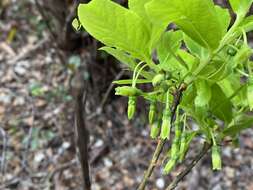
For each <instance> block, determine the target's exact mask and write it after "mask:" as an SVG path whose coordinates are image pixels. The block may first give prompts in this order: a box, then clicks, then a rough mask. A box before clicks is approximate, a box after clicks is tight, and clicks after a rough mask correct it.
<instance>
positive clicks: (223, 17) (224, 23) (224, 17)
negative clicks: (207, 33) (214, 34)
mask: <svg viewBox="0 0 253 190" xmlns="http://www.w3.org/2000/svg"><path fill="white" fill-rule="evenodd" d="M215 9H216V13H217V15H218V19H219V22H220V25H221V28H222V36H224V35H225V34H226V33H227V30H228V27H229V24H230V22H231V17H230V14H229V10H228V9H224V8H222V7H220V6H215Z"/></svg>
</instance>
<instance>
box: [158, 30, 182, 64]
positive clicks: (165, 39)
mask: <svg viewBox="0 0 253 190" xmlns="http://www.w3.org/2000/svg"><path fill="white" fill-rule="evenodd" d="M182 39H183V35H182V32H181V31H175V32H173V31H169V32H166V33H164V34H163V36H162V38H161V41H160V42H159V44H158V47H157V54H158V59H159V62H160V64H163V63H165V62H167V61H168V60H169V59H170V58H171V57H173V56H172V53H174V54H175V53H176V52H177V50H178V49H179V48H180V45H181V41H182Z"/></svg>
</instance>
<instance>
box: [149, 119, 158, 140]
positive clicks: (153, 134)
mask: <svg viewBox="0 0 253 190" xmlns="http://www.w3.org/2000/svg"><path fill="white" fill-rule="evenodd" d="M160 127H161V126H159V122H158V123H153V124H152V126H151V131H150V137H151V138H152V139H155V138H156V137H157V136H158V134H159V132H160Z"/></svg>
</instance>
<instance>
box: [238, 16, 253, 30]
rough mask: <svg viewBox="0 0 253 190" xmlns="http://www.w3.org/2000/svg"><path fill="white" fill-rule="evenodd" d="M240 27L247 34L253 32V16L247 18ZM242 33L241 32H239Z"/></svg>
mask: <svg viewBox="0 0 253 190" xmlns="http://www.w3.org/2000/svg"><path fill="white" fill-rule="evenodd" d="M239 27H240V28H241V29H242V30H244V31H245V32H250V31H252V30H253V15H251V16H248V17H246V18H245V19H244V20H243V21H242V22H241V23H240V25H239ZM239 32H240V31H239Z"/></svg>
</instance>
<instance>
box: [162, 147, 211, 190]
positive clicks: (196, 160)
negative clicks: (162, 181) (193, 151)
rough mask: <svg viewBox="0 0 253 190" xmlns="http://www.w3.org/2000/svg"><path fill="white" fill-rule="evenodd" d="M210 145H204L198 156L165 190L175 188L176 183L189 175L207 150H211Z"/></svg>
mask: <svg viewBox="0 0 253 190" xmlns="http://www.w3.org/2000/svg"><path fill="white" fill-rule="evenodd" d="M211 146H212V145H211V144H208V143H205V144H204V146H203V148H202V150H201V151H200V152H199V154H198V155H196V157H195V158H194V159H193V160H192V162H191V163H190V164H189V165H188V166H187V167H186V168H185V170H183V171H182V172H181V173H180V174H179V175H178V176H177V177H176V179H174V180H173V181H172V183H171V184H170V185H169V186H168V187H167V188H166V190H173V189H175V188H176V187H177V185H178V183H179V182H180V181H182V180H183V179H184V177H185V176H186V175H187V174H188V173H190V171H191V170H192V168H193V167H194V166H196V164H197V163H198V162H199V161H200V160H201V159H202V158H203V157H204V156H205V155H206V153H207V152H208V150H209V149H210V148H211Z"/></svg>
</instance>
